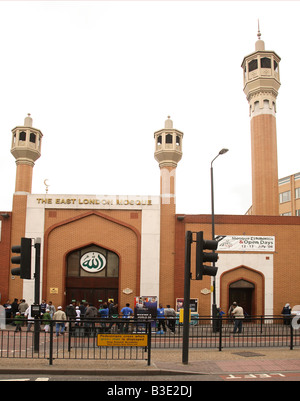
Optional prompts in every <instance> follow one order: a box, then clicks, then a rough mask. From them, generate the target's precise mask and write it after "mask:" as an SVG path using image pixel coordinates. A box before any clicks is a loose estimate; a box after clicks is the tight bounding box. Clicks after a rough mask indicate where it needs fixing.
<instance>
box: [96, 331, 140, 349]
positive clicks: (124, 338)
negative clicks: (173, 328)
mask: <svg viewBox="0 0 300 401" xmlns="http://www.w3.org/2000/svg"><path fill="white" fill-rule="evenodd" d="M97 345H98V347H147V345H148V335H147V334H98V337H97Z"/></svg>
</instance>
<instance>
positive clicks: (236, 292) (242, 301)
mask: <svg viewBox="0 0 300 401" xmlns="http://www.w3.org/2000/svg"><path fill="white" fill-rule="evenodd" d="M254 292H255V285H254V284H253V283H251V282H249V281H247V280H243V279H241V280H237V281H235V282H233V283H231V284H230V285H229V305H232V304H233V302H237V304H238V305H239V306H241V307H242V308H243V309H244V312H245V313H246V314H247V315H249V316H251V315H253V314H254Z"/></svg>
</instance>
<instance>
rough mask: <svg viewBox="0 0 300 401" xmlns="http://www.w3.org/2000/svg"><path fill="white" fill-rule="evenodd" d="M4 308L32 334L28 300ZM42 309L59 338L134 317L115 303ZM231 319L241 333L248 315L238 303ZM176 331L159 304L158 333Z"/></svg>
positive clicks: (286, 312)
mask: <svg viewBox="0 0 300 401" xmlns="http://www.w3.org/2000/svg"><path fill="white" fill-rule="evenodd" d="M3 307H4V308H5V314H6V323H8V324H13V325H14V326H15V327H16V328H15V330H16V331H21V330H22V327H24V326H26V329H27V331H30V330H31V327H32V325H33V324H34V319H35V317H34V316H32V308H31V305H28V303H27V302H26V300H25V299H20V300H18V299H16V298H15V299H14V301H13V302H12V303H11V302H10V301H9V300H8V301H7V302H6V303H5V304H4V305H3ZM39 307H40V308H39V316H38V317H39V319H40V320H39V321H40V323H41V324H42V325H43V326H44V328H43V329H44V331H45V332H49V330H50V322H51V320H53V321H56V323H55V324H56V335H57V336H58V335H61V334H63V333H64V332H65V331H66V330H67V328H68V325H69V324H70V321H71V322H72V324H74V325H75V326H82V325H84V326H85V327H90V326H93V319H96V318H100V319H105V318H118V317H121V318H125V319H128V318H130V317H133V315H134V312H133V310H132V308H131V307H130V304H129V303H127V304H126V306H124V307H123V308H122V309H121V310H120V314H119V306H118V304H115V303H114V302H113V300H109V301H108V302H104V303H103V304H101V305H99V307H98V308H96V307H95V306H94V305H93V304H91V303H88V302H81V303H76V302H72V303H71V304H69V305H67V307H66V309H65V311H64V310H63V308H62V306H58V307H57V308H56V307H55V306H54V305H53V303H52V302H51V301H49V302H46V300H42V303H41V304H40V305H39ZM299 313H300V312H299ZM224 315H225V313H224V312H223V311H222V310H221V308H218V309H217V317H218V318H220V319H221V318H222V317H223V316H224ZM282 315H283V317H284V320H283V323H284V324H290V316H291V308H290V305H289V304H286V305H285V307H284V308H283V310H282ZM228 317H229V318H232V320H233V322H234V327H233V333H241V332H242V328H243V321H244V319H245V317H247V313H246V312H245V311H244V310H243V308H242V307H241V306H239V305H238V304H237V302H233V304H232V305H231V306H230V308H229V310H228ZM121 326H122V328H123V332H128V326H129V323H128V322H124V323H123V324H120V323H118V324H116V323H114V322H112V321H111V322H110V323H109V324H105V323H102V327H103V328H105V329H108V331H112V330H111V329H112V328H113V327H115V328H116V327H118V328H120V327H121ZM175 327H176V312H175V310H174V309H173V308H171V307H170V305H167V306H166V307H163V305H162V304H159V307H158V308H157V325H156V333H157V334H164V333H165V332H166V331H167V330H169V331H170V332H171V333H175Z"/></svg>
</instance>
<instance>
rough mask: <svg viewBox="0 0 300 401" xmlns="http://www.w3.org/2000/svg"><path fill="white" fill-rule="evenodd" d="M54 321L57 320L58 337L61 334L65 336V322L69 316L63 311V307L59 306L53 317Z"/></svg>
mask: <svg viewBox="0 0 300 401" xmlns="http://www.w3.org/2000/svg"><path fill="white" fill-rule="evenodd" d="M53 320H56V325H55V331H56V337H58V336H59V335H60V334H64V332H65V321H66V320H67V316H66V314H65V312H64V311H63V310H62V307H61V306H58V308H57V311H56V312H55V313H54V315H53Z"/></svg>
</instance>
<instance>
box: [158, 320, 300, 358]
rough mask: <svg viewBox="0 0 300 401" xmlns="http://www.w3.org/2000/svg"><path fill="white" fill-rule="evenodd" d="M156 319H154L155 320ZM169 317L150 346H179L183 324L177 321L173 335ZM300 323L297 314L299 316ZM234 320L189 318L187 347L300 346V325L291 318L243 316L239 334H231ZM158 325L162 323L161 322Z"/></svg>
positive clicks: (181, 340) (220, 348) (220, 349)
mask: <svg viewBox="0 0 300 401" xmlns="http://www.w3.org/2000/svg"><path fill="white" fill-rule="evenodd" d="M158 320H159V319H157V321H158ZM169 322H170V320H166V321H165V327H166V331H165V332H164V333H166V334H159V333H161V331H159V330H158V331H157V332H156V333H158V334H156V335H153V336H152V348H181V347H182V342H183V325H182V324H181V323H179V322H178V321H177V322H176V326H175V327H176V328H175V334H174V333H173V332H172V331H171V330H169V329H168V324H169ZM299 322H300V316H299ZM234 323H235V321H234V319H232V318H222V319H212V318H211V317H199V318H194V319H192V320H191V321H190V325H189V348H215V349H218V350H219V351H222V349H224V348H237V347H240V348H247V347H249V348H255V347H288V348H290V349H293V348H294V347H296V346H300V328H299V329H298V328H295V327H294V325H293V324H292V318H283V317H282V316H251V318H246V319H243V322H242V330H241V333H239V332H238V331H236V333H234ZM160 326H161V324H160Z"/></svg>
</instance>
